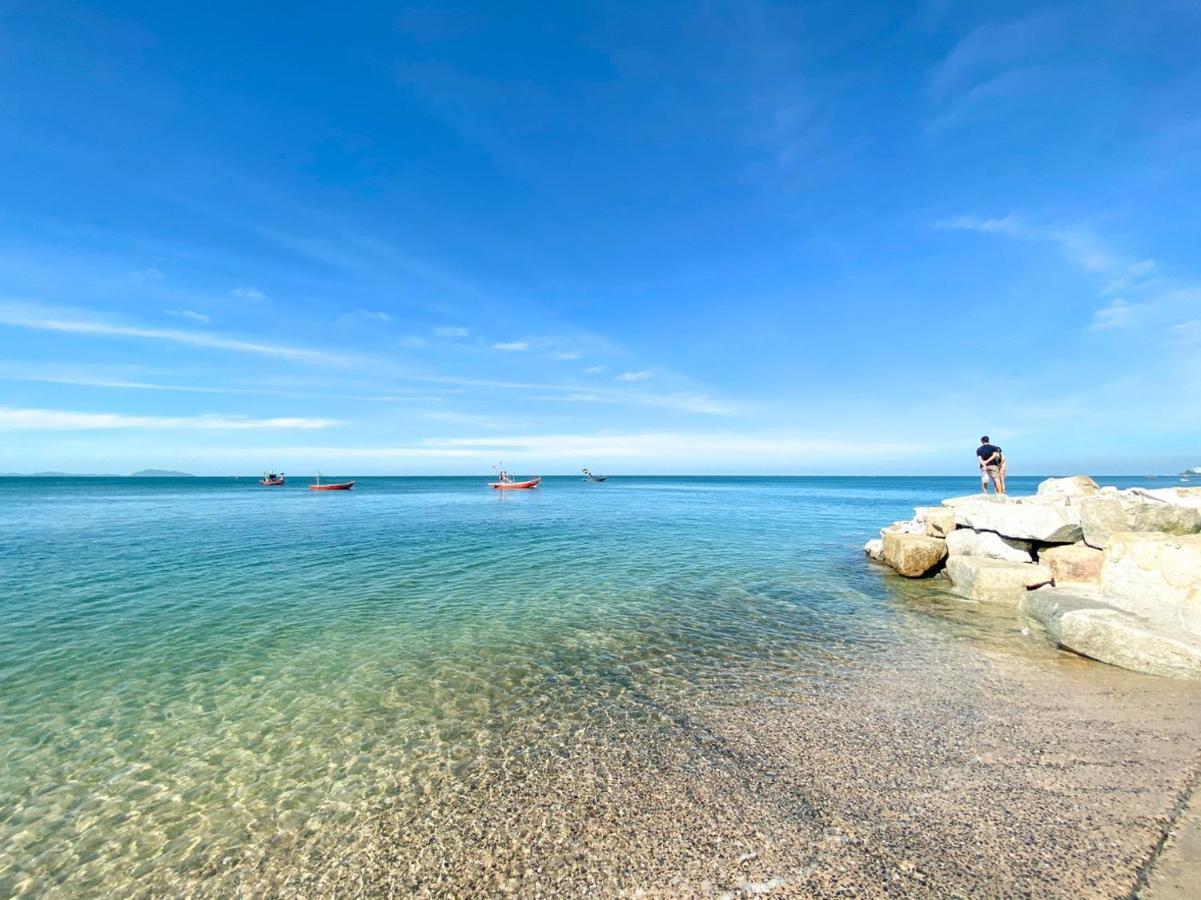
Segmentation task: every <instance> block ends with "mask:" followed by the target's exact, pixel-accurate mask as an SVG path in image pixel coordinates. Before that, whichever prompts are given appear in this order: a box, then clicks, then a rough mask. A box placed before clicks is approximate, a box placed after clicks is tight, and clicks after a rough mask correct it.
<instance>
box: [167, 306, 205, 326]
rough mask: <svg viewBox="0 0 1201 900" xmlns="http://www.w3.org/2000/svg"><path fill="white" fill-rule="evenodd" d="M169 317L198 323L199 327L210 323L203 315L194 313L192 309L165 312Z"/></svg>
mask: <svg viewBox="0 0 1201 900" xmlns="http://www.w3.org/2000/svg"><path fill="white" fill-rule="evenodd" d="M167 312H168V314H169V315H172V316H176V317H178V318H180V319H188V320H189V321H192V322H199V323H200V324H201V325H207V324H208V323H209V322H211V321H212V319H210V318H209V317H208V316H206V315H205V314H204V313H199V312H196V310H194V309H171V310H168V311H167Z"/></svg>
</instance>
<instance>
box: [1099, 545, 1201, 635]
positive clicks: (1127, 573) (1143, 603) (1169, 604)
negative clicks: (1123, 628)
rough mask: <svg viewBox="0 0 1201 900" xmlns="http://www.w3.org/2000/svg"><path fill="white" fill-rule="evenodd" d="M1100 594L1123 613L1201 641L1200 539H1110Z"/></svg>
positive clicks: (1102, 568)
mask: <svg viewBox="0 0 1201 900" xmlns="http://www.w3.org/2000/svg"><path fill="white" fill-rule="evenodd" d="M1101 592H1102V596H1103V598H1104V599H1105V600H1106V601H1107V602H1109V603H1111V604H1112V605H1114V606H1116V607H1118V608H1120V609H1124V610H1127V611H1129V612H1132V613H1135V614H1137V615H1140V616H1142V617H1144V618H1146V619H1149V620H1150V621H1152V622H1155V623H1159V624H1162V625H1164V626H1166V627H1169V628H1174V629H1178V630H1181V629H1182V630H1184V631H1188V632H1191V633H1193V634H1196V635H1201V535H1196V534H1194V535H1168V534H1144V533H1139V532H1118V533H1115V534H1112V535H1110V537H1109V546H1108V547H1107V548H1106V550H1105V562H1104V565H1102V567H1101Z"/></svg>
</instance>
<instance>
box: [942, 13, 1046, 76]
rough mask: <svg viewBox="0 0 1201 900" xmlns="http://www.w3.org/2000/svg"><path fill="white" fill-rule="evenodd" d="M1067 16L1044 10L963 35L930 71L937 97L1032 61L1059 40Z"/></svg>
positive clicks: (993, 23) (988, 24)
mask: <svg viewBox="0 0 1201 900" xmlns="http://www.w3.org/2000/svg"><path fill="white" fill-rule="evenodd" d="M1062 26H1063V16H1062V14H1061V13H1060V12H1059V11H1057V10H1043V11H1039V12H1036V13H1033V14H1031V15H1028V16H1025V17H1023V18H1019V19H1016V20H1013V21H1010V22H988V23H985V24H984V25H981V26H979V27H977V28H976V29H974V30H973V31H971V32H970V33H969V34H967V35H966V36H965V37H963V38H961V39H960V40H959V42H958V43H956V44H955V46H954V47H953V48H952V49H951V52H950V53H948V54H947V56H946V57H945V58H944V59H943V60H942V62H940V63H939V64H938V65H937V66H935V67H934V69H933V70H932V71H931V73H930V78H929V89H930V92H931V94H932V95H934V96H935V97H937V98H945V97H947V96H949V95H951V94H954V93H955V92H958V91H962V90H964V89H970V88H971V87H972V86H974V85H978V84H980V83H981V82H984V81H987V80H990V79H992V78H994V77H995V76H996V74H997V72H998V71H999V70H1004V69H1005V67H1007V66H1010V65H1014V64H1021V63H1028V62H1029V61H1030V60H1031V59H1032V58H1033V57H1034V56H1036V54H1038V53H1039V52H1040V51H1043V50H1048V51H1053V50H1054V49H1055V48H1056V46H1057V45H1058V44H1059V36H1060V34H1061V32H1062Z"/></svg>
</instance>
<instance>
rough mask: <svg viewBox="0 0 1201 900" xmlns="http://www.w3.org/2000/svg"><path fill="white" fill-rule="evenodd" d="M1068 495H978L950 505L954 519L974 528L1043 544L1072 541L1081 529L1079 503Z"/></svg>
mask: <svg viewBox="0 0 1201 900" xmlns="http://www.w3.org/2000/svg"><path fill="white" fill-rule="evenodd" d="M1071 501H1072V498H1070V497H1058V496H1044V497H1021V498H1015V497H997V498H993V497H984V496H981V497H978V498H976V500H975V501H974V502H971V503H962V504H959V505H957V506H955V507H953V508H954V510H955V522H956V524H958V525H959V526H961V527H964V528H973V529H975V530H976V531H995V532H997V534H1000V535H1003V536H1004V537H1008V538H1018V539H1020V540H1026V541H1039V542H1041V543H1046V544H1072V543H1075V542H1076V541H1078V540H1080V538H1081V537H1083V535H1084V531H1083V529H1082V528H1081V525H1080V507H1079V506H1077V505H1074V504H1073V503H1072V502H1071Z"/></svg>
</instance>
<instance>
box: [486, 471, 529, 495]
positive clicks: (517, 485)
mask: <svg viewBox="0 0 1201 900" xmlns="http://www.w3.org/2000/svg"><path fill="white" fill-rule="evenodd" d="M540 484H542V476H541V475H539V476H538V477H537V478H531V479H529V480H528V481H514V480H513V476H512V475H510V474H509V473H508V472H506V471H505V470H504V469H502V468H500V467H499V466H497V467H496V481H493V482H489V485H488V486H489V487H490V488H492V490H494V491H528V490H530V489H531V488H536V487H537V486H538V485H540Z"/></svg>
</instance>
